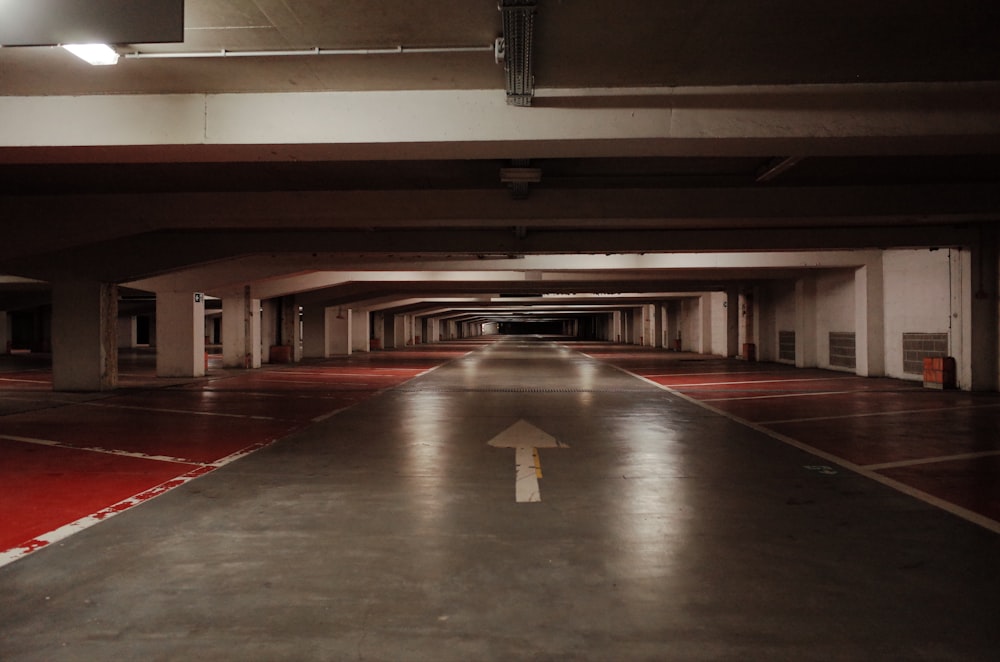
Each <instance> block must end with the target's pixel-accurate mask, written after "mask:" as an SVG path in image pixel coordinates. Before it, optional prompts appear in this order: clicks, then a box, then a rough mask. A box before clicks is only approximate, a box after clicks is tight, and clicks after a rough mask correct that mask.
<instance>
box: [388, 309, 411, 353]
mask: <svg viewBox="0 0 1000 662" xmlns="http://www.w3.org/2000/svg"><path fill="white" fill-rule="evenodd" d="M392 317H393V323H392V328H393V331H394V332H395V336H396V337H395V339H394V340H393V343H392V346H393V347H400V348H403V347H406V345H407V344H409V343H407V338H408V337H409V336H408V332H407V329H406V315H393V316H392Z"/></svg>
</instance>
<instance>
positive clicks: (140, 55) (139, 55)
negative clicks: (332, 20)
mask: <svg viewBox="0 0 1000 662" xmlns="http://www.w3.org/2000/svg"><path fill="white" fill-rule="evenodd" d="M493 49H494V46H493V44H489V45H487V46H392V47H387V48H318V47H317V48H302V49H291V50H271V51H230V50H226V49H225V48H223V49H221V50H217V51H167V52H142V51H135V52H133V53H126V54H125V59H128V60H167V59H184V58H218V57H302V56H306V55H410V54H420V53H478V52H484V53H486V52H488V53H492V52H493Z"/></svg>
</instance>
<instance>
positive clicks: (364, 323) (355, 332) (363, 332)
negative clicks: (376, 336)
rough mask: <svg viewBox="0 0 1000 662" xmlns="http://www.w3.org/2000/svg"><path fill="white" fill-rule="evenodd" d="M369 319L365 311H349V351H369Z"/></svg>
mask: <svg viewBox="0 0 1000 662" xmlns="http://www.w3.org/2000/svg"><path fill="white" fill-rule="evenodd" d="M370 318H371V316H370V315H369V314H368V311H367V310H354V311H351V349H352V350H353V351H355V352H370V351H371V343H370V338H371V319H370Z"/></svg>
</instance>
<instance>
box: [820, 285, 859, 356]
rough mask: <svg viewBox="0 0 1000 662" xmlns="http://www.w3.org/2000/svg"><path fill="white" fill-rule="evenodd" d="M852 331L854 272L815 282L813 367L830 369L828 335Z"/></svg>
mask: <svg viewBox="0 0 1000 662" xmlns="http://www.w3.org/2000/svg"><path fill="white" fill-rule="evenodd" d="M831 331H844V332H853V331H854V270H853V269H852V270H844V271H834V272H826V273H824V274H822V275H820V276H818V277H817V278H816V338H815V342H816V365H817V366H818V367H820V368H833V369H837V370H843V369H844V368H835V367H834V366H831V365H830V332H831Z"/></svg>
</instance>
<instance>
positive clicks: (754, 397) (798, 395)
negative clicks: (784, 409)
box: [701, 391, 858, 402]
mask: <svg viewBox="0 0 1000 662" xmlns="http://www.w3.org/2000/svg"><path fill="white" fill-rule="evenodd" d="M857 392H858V391H809V392H807V393H776V394H774V395H746V396H741V397H738V398H702V399H701V401H702V402H733V401H735V400H767V399H768V398H804V397H808V396H814V395H843V394H845V393H857Z"/></svg>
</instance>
